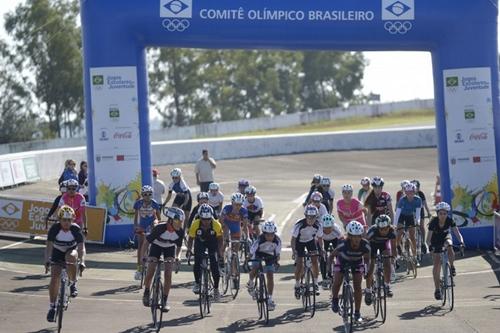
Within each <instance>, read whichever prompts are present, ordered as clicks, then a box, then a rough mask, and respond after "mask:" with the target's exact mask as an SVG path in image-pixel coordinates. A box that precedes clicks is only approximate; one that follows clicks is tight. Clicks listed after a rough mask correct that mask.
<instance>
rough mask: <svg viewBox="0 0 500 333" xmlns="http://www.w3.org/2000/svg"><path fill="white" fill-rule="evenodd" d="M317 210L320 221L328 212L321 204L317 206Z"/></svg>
mask: <svg viewBox="0 0 500 333" xmlns="http://www.w3.org/2000/svg"><path fill="white" fill-rule="evenodd" d="M318 210H319V217H320V219H321V216H323V215H326V214H328V210H327V209H326V206H325V205H323V204H322V203H320V204H319V207H318Z"/></svg>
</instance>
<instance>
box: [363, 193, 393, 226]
mask: <svg viewBox="0 0 500 333" xmlns="http://www.w3.org/2000/svg"><path fill="white" fill-rule="evenodd" d="M374 194H375V193H374ZM368 196H369V195H368ZM367 199H368V197H367ZM391 201H392V198H391V195H390V194H389V193H387V192H383V191H382V193H380V196H379V197H378V198H377V197H376V196H375V200H374V202H370V203H368V202H366V201H365V202H366V203H367V206H369V207H370V211H371V213H372V224H374V222H375V219H376V218H377V217H379V216H380V215H382V214H386V215H388V214H389V207H388V206H389V204H390V203H391Z"/></svg>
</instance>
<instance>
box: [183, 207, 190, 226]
mask: <svg viewBox="0 0 500 333" xmlns="http://www.w3.org/2000/svg"><path fill="white" fill-rule="evenodd" d="M183 211H184V222H183V223H182V227H183V228H187V225H188V222H189V215H190V214H191V212H190V211H189V210H183Z"/></svg>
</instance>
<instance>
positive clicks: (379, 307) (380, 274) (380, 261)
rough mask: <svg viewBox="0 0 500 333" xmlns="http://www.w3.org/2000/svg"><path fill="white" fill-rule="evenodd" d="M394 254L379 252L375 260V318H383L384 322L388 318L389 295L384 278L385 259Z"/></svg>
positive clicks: (373, 298)
mask: <svg viewBox="0 0 500 333" xmlns="http://www.w3.org/2000/svg"><path fill="white" fill-rule="evenodd" d="M390 258H392V256H388V255H383V254H381V253H380V252H378V253H377V257H376V259H375V260H376V261H375V277H374V279H373V286H372V304H373V311H374V313H375V318H377V317H378V315H379V314H380V317H381V318H382V323H385V320H386V318H387V295H386V289H385V280H384V259H390Z"/></svg>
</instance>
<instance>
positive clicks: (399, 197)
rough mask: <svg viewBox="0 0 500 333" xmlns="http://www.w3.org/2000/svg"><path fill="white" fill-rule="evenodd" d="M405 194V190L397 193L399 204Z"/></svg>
mask: <svg viewBox="0 0 500 333" xmlns="http://www.w3.org/2000/svg"><path fill="white" fill-rule="evenodd" d="M404 195H405V194H404V192H403V190H399V191H398V193H396V202H399V200H401V198H402V197H404Z"/></svg>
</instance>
